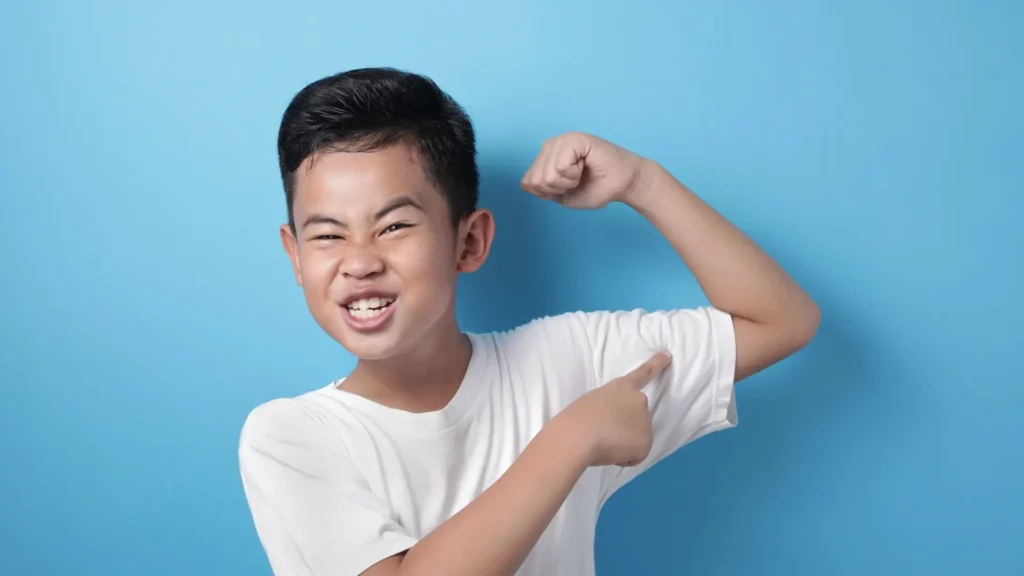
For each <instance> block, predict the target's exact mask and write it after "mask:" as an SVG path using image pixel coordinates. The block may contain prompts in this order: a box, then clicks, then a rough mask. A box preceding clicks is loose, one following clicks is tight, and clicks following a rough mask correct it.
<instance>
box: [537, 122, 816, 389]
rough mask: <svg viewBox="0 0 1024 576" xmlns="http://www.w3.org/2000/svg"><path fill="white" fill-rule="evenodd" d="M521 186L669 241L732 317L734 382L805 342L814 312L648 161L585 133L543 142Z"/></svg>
mask: <svg viewBox="0 0 1024 576" xmlns="http://www.w3.org/2000/svg"><path fill="white" fill-rule="evenodd" d="M522 185H523V188H524V189H525V190H527V191H528V192H530V193H532V194H535V195H537V196H539V197H541V198H545V199H550V200H554V201H556V202H559V203H560V204H563V205H565V206H568V207H570V208H584V209H593V208H600V207H602V206H604V205H606V204H608V203H609V202H612V201H617V202H623V203H625V204H628V205H629V206H631V207H633V208H634V209H635V210H637V211H638V212H639V213H640V214H642V215H643V216H644V217H646V218H647V219H648V220H649V221H650V222H651V223H652V224H654V226H655V227H656V228H658V230H659V231H660V232H661V233H662V234H663V235H664V236H665V238H667V239H668V241H669V242H670V243H671V244H672V246H673V247H674V248H675V249H676V251H677V252H678V253H679V255H680V256H682V258H683V260H684V261H685V263H686V265H687V266H689V268H690V270H691V271H692V272H693V274H694V276H695V277H696V278H697V282H698V283H700V285H701V288H703V290H704V293H705V294H706V295H707V297H708V300H710V301H711V304H712V305H713V306H714V307H715V308H717V309H719V310H722V311H723V312H727V313H729V314H730V315H731V316H732V317H733V324H734V326H735V333H736V374H735V380H740V379H742V378H745V377H747V376H750V375H751V374H753V373H755V372H758V371H760V370H762V369H764V368H765V367H767V366H769V365H771V364H773V363H775V362H777V361H779V360H782V359H783V358H785V357H786V356H789V355H790V354H793V353H794V352H796V351H797V350H799V349H800V348H802V347H803V346H804V345H806V344H807V343H808V342H809V341H810V340H811V338H812V337H813V336H814V333H815V332H816V331H817V328H818V321H819V311H818V307H817V306H816V305H815V303H814V302H813V301H812V300H811V298H810V297H809V296H808V295H807V293H805V292H804V291H803V290H802V289H801V288H800V287H799V286H797V284H796V283H795V282H794V281H793V280H792V279H791V278H790V277H789V276H788V275H787V274H786V273H785V272H784V271H783V270H782V268H780V267H779V265H778V264H776V263H775V261H774V260H772V259H771V257H769V256H768V255H767V254H766V253H765V252H764V251H763V250H761V249H760V248H759V247H758V246H757V245H756V244H754V242H753V241H752V240H750V238H748V237H747V236H745V235H744V234H743V233H742V232H740V230H739V229H738V228H736V227H735V226H733V225H732V224H731V223H729V221H727V220H726V219H725V218H723V217H722V216H721V215H719V214H718V213H717V212H715V211H714V210H713V209H712V208H711V207H710V206H708V205H707V204H706V203H704V201H703V200H701V199H700V198H698V197H697V196H696V195H695V194H694V193H693V192H691V191H690V190H689V189H687V188H686V187H685V186H683V185H682V184H680V183H679V182H677V181H676V180H675V179H674V178H673V177H672V176H671V175H670V174H669V173H668V172H667V171H665V170H664V169H663V168H662V167H661V166H659V165H658V164H656V163H654V162H653V161H650V160H646V159H643V158H641V157H640V156H638V155H636V154H634V153H632V152H630V151H629V150H626V149H624V148H621V147H619V146H616V145H615V144H612V143H611V142H608V141H606V140H602V139H601V138H598V137H596V136H592V135H590V134H581V133H576V132H570V133H567V134H563V135H561V136H558V137H556V138H553V139H551V140H548V141H547V142H545V143H544V146H543V147H542V148H541V152H540V154H539V155H538V156H537V159H536V160H534V163H533V165H532V166H531V167H530V169H529V170H528V171H527V173H526V175H525V176H524V177H523V181H522Z"/></svg>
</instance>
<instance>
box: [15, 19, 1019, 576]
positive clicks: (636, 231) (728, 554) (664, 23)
mask: <svg viewBox="0 0 1024 576" xmlns="http://www.w3.org/2000/svg"><path fill="white" fill-rule="evenodd" d="M150 4H154V3H144V2H128V1H103V2H63V3H55V2H29V1H27V0H15V1H14V2H13V3H11V2H7V3H4V6H3V8H2V9H0V73H2V86H3V90H2V92H0V191H2V194H0V218H2V228H0V230H2V237H3V240H2V246H3V248H2V249H0V264H2V269H3V276H2V281H0V302H2V304H0V382H2V385H3V388H2V400H0V449H2V459H0V462H2V473H0V530H2V534H0V552H2V553H0V573H2V574H12V575H21V574H26V575H28V574H45V575H70V574H74V575H76V576H90V575H104V576H110V575H117V574H145V575H147V576H160V575H168V576H171V575H173V576H181V575H184V574H187V575H200V574H210V575H227V574H246V575H251V574H269V568H268V567H267V564H266V560H265V558H264V557H263V553H262V551H261V549H260V547H259V544H258V541H257V539H256V536H255V533H254V531H253V529H252V525H251V521H250V519H249V516H248V510H247V508H246V505H245V502H244V499H243V495H242V492H241V487H240V482H239V478H238V472H237V467H236V457H235V454H236V445H237V444H236V443H237V437H238V431H239V427H240V426H241V423H242V420H243V418H244V417H245V415H246V413H247V412H248V410H249V409H251V408H252V407H253V406H255V405H256V404H258V403H259V402H262V401H264V400H266V399H268V398H271V397H275V396H281V395H291V394H297V393H300V392H302V391H305V390H307V389H309V388H311V387H318V386H321V385H323V384H325V383H326V382H327V381H328V380H329V379H331V378H334V377H337V376H339V375H341V374H343V373H345V372H346V371H347V370H348V369H349V368H351V366H352V365H353V362H352V359H351V358H350V357H348V356H347V355H346V354H345V353H344V352H343V351H341V350H340V348H339V347H337V346H336V345H335V344H334V343H333V342H331V341H330V340H328V338H327V337H326V336H324V335H323V334H322V333H320V332H319V331H318V328H317V327H316V326H315V324H314V323H313V322H312V320H311V319H310V317H309V315H308V313H307V312H306V310H305V308H304V304H303V301H302V298H301V294H300V292H299V290H298V289H297V288H296V287H295V286H294V285H293V282H292V278H291V276H290V272H289V269H288V264H287V262H286V259H285V256H284V254H283V252H282V251H281V249H280V248H279V245H278V239H277V232H276V227H277V225H278V224H279V222H280V221H281V220H282V219H283V218H284V204H283V199H282V193H281V191H280V188H279V182H278V176H277V173H276V166H275V156H274V152H275V150H274V144H275V142H274V138H275V132H276V129H277V122H278V120H279V117H280V114H281V112H282V111H283V109H284V106H285V105H286V103H287V102H288V100H289V99H290V97H291V96H292V95H293V94H294V92H295V91H296V90H298V89H299V88H300V87H301V86H303V85H304V84H305V83H307V82H309V81H311V80H314V79H316V78H318V77H320V76H323V75H326V74H329V73H333V72H336V71H339V70H342V69H346V68H352V67H357V66H365V65H393V66H398V67H403V68H407V69H411V70H415V71H419V72H424V73H427V74H429V75H431V76H433V77H434V78H435V79H436V80H437V81H438V82H439V83H440V84H441V85H442V86H443V87H444V88H446V89H447V90H449V91H450V92H451V93H452V94H453V95H454V96H455V97H456V98H457V99H459V100H460V101H461V102H462V103H463V104H464V105H465V106H466V107H467V109H468V110H469V111H470V113H471V114H472V115H473V117H474V119H475V121H476V124H477V128H478V131H479V138H480V146H481V156H480V161H481V167H482V170H483V174H484V184H485V191H484V196H483V200H484V204H485V205H487V206H489V207H491V208H493V209H495V210H496V211H497V216H498V229H499V232H498V239H497V244H496V246H495V249H494V252H493V258H492V260H491V261H490V262H489V263H488V264H487V266H486V267H485V269H484V271H482V272H480V273H479V274H478V275H476V276H475V277H471V278H467V279H466V281H465V283H464V285H463V295H464V300H463V302H462V305H461V309H460V315H461V318H462V320H463V323H464V326H465V327H467V328H469V329H472V330H488V329H496V328H506V327H510V326H512V325H514V324H515V323H518V322H521V321H525V320H527V319H529V318H531V317H533V316H537V315H542V314H548V313H554V312H560V311H565V310H570V309H577V308H621V307H635V306H642V307H648V308H660V307H669V306H677V305H687V306H688V305H697V304H701V303H703V302H704V300H703V297H702V295H701V294H700V293H699V291H698V289H697V287H696V285H695V284H694V282H693V280H692V278H691V277H690V275H689V274H688V273H687V272H686V271H685V269H684V268H683V266H682V265H681V264H680V263H679V262H677V261H676V260H675V257H674V254H673V253H672V251H671V249H670V248H669V247H668V245H667V244H666V243H665V242H664V241H663V240H661V239H660V238H659V237H658V236H657V235H656V233H655V232H653V231H652V229H651V228H649V227H648V226H647V225H646V224H645V223H644V222H643V221H642V220H641V219H640V218H639V217H637V216H635V215H634V214H632V213H630V212H629V211H628V210H625V209H611V210H607V211H604V212H599V213H569V212H567V211H565V210H562V209H560V208H559V207H557V206H549V205H542V204H541V203H539V202H537V201H532V200H531V199H530V198H528V197H527V196H526V195H525V194H524V193H522V192H520V191H519V190H518V189H517V183H518V180H519V177H520V175H521V173H522V172H523V170H525V168H526V166H527V165H528V162H529V160H530V159H531V155H532V154H533V153H534V152H535V151H536V149H537V148H538V146H539V144H540V142H541V141H542V139H544V138H546V137H549V136H552V135H555V134H557V133H559V132H561V131H564V130H569V129H579V130H585V131H591V132H595V133H597V134H599V135H601V136H604V137H607V138H609V139H611V140H613V141H616V142H619V143H621V144H623V145H626V146H628V147H631V148H633V149H635V150H636V151H638V152H640V153H642V154H645V155H649V156H652V157H654V158H656V159H657V160H659V161H661V162H662V163H663V164H664V165H666V166H667V167H669V168H670V169H671V170H672V171H673V172H674V173H675V174H676V175H677V176H678V177H679V178H680V179H681V180H683V181H684V182H686V183H687V184H688V185H690V186H691V187H692V188H694V189H695V190H696V191H697V192H699V193H700V194H702V195H703V196H704V197H705V198H706V199H707V200H708V201H709V202H711V203H712V204H713V205H714V206H715V207H717V208H718V209H719V210H721V211H722V212H723V213H724V214H725V215H726V216H727V217H729V218H730V219H732V220H733V221H734V222H736V223H737V224H738V225H739V226H741V227H742V228H743V229H744V230H745V231H747V232H748V233H749V234H751V235H752V236H753V237H754V239H755V240H757V241H758V242H760V243H761V244H762V245H763V246H764V247H765V248H767V249H768V250H769V251H770V252H771V253H772V254H773V255H775V256H776V257H777V258H778V259H779V260H780V261H781V262H782V263H783V265H784V266H785V267H786V268H787V269H788V270H790V271H791V272H792V274H793V275H794V276H795V277H796V278H797V279H798V280H799V281H800V282H802V283H803V284H804V285H805V286H806V287H807V288H808V289H809V290H810V291H811V292H812V293H813V295H814V296H815V297H816V298H817V299H818V300H819V302H820V303H821V306H822V308H823V311H824V322H823V325H822V328H821V330H820V332H819V336H818V338H817V340H816V341H815V342H814V343H813V344H812V345H811V346H810V347H809V348H807V349H806V350H805V351H804V352H803V353H801V354H800V355H799V356H797V357H795V358H793V359H791V360H789V361H786V362H784V363H782V364H781V365H778V366H777V367H775V368H773V369H771V370H769V371H768V372H766V373H763V374H762V375H759V376H758V377H756V378H754V379H751V380H750V381H748V382H745V383H743V386H742V388H741V390H740V393H739V394H740V396H739V412H740V427H739V428H737V429H735V430H731V431H728V432H723V433H721V434H718V435H715V436H712V437H709V438H707V439H706V440H703V441H701V442H698V443H696V444H694V445H691V446H690V447H688V448H686V449H684V450H683V451H681V452H680V453H679V454H677V455H676V456H675V457H673V458H671V459H670V460H668V461H667V462H665V463H664V464H662V465H659V466H658V467H656V468H655V469H654V470H652V471H651V472H650V473H649V474H647V475H645V476H644V477H643V478H642V479H640V480H638V481H636V482H635V483H634V484H632V485H630V486H629V487H628V488H626V489H625V490H623V491H622V492H621V493H620V495H619V496H617V497H616V498H615V499H614V500H613V501H612V502H611V503H610V504H609V505H608V507H607V508H606V510H605V513H604V515H603V516H602V520H601V524H600V526H599V528H598V551H597V558H598V565H599V571H600V572H601V573H602V574H622V575H634V574H675V573H680V574H701V575H705V576H709V575H746V574H750V575H776V574H778V575H786V576H797V575H808V576H820V575H839V574H857V575H860V574H864V575H882V576H884V575H901V576H902V575H907V574H928V575H936V574H971V575H973V574H986V575H993V574H999V575H1002V574H1006V575H1009V574H1022V573H1024V425H1022V420H1024V419H1022V417H1021V415H1020V412H1021V407H1022V405H1024V385H1022V384H1024V382H1022V380H1024V378H1022V376H1021V372H1020V367H1021V345H1022V344H1024V342H1022V340H1024V339H1022V337H1021V330H1022V326H1024V304H1022V303H1021V300H1022V298H1024V287H1022V284H1024V283H1022V276H1024V274H1022V269H1024V232H1022V226H1021V224H1020V218H1021V216H1022V209H1024V201H1022V195H1024V194H1022V193H1024V185H1022V182H1024V120H1022V113H1021V107H1022V103H1024V89H1022V88H1024V64H1022V62H1024V34H1022V32H1021V31H1022V30H1024V9H1022V4H1021V3H1014V2H1009V1H1007V2H996V1H994V0H993V1H982V2H974V3H972V2H968V1H966V0H965V1H963V2H925V1H900V2H881V1H871V2H809V1H796V0H785V1H779V2H754V1H750V2H721V1H717V2H716V1H700V2H669V1H661V2H651V1H631V2H610V1H601V0H597V1H590V2H581V1H560V2H540V1H534V2H505V3H501V4H494V3H488V2H479V1H466V2H452V1H438V2H414V1H409V0H401V1H392V2H347V3H341V2H335V3H327V2H303V3H298V4H296V3H292V2H280V3H276V4H275V3H271V2H260V1H257V2H241V1H237V0H235V1H230V2H226V1H225V2H195V1H189V2H168V3H160V4H163V5H162V6H151V5H150ZM373 5H376V6H379V7H373V8H370V7H368V6H373Z"/></svg>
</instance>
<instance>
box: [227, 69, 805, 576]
mask: <svg viewBox="0 0 1024 576" xmlns="http://www.w3.org/2000/svg"><path fill="white" fill-rule="evenodd" d="M278 151H279V154H280V168H281V174H282V177H283V179H284V188H285V192H286V198H287V202H288V223H287V224H285V225H283V226H282V227H281V239H282V241H283V243H284V248H285V250H286V251H287V253H288V256H289V257H290V259H291V262H292V265H293V267H294V273H295V278H296V281H297V282H298V283H299V285H300V286H301V287H302V289H303V292H304V294H305V298H306V302H307V304H308V306H309V309H310V311H311V313H312V315H313V317H314V318H315V319H316V321H317V323H318V324H319V325H320V326H321V327H322V328H323V329H324V330H325V331H326V332H327V333H328V334H330V335H331V337H333V338H334V339H335V340H337V341H338V342H339V343H340V344H341V345H342V346H343V347H345V349H347V350H348V351H349V352H351V353H352V354H354V355H355V356H357V357H358V363H357V365H356V367H355V369H354V370H353V371H352V372H351V373H350V374H349V375H348V376H347V377H345V378H342V379H340V380H338V381H336V382H332V383H330V384H329V385H327V386H325V387H323V388H320V389H317V390H313V391H311V392H308V393H306V394H304V395H301V396H299V397H296V398H282V399H277V400H273V401H270V402H267V403H266V404H263V405H261V406H259V407H257V408H256V409H255V410H253V412H252V413H251V414H250V416H249V418H248V419H247V420H246V423H245V426H244V428H243V431H242V434H241V440H240V446H239V458H240V466H241V474H242V479H243V485H244V488H245V493H246V497H247V498H248V502H249V506H250V508H251V511H252V516H253V519H254V522H255V525H256V529H257V532H258V534H259V537H260V540H261V542H262V544H263V547H264V549H265V550H266V553H267V555H268V557H269V560H270V564H271V566H272V567H273V570H274V573H275V574H278V575H279V576H300V575H316V576H321V575H328V574H330V575H350V574H351V575H354V574H365V575H367V576H394V575H421V574H440V575H444V576H460V575H470V574H472V575H477V574H488V575H490V574H529V575H540V574H544V575H550V574H559V575H561V574H564V575H573V576H576V575H586V574H592V573H593V572H594V564H593V543H594V529H595V525H596V523H597V517H598V513H599V511H600V509H601V506H602V505H603V504H604V502H605V501H606V500H607V499H608V498H609V497H610V496H611V495H612V494H613V493H614V492H615V491H616V489H618V488H619V487H621V486H622V485H624V484H625V483H626V482H628V481H630V480H631V479H632V478H634V477H636V476H637V475H638V474H640V473H642V472H643V471H644V470H646V469H648V468H649V467H650V466H651V465H652V464H654V463H655V462H657V461H659V460H661V459H662V458H664V457H666V456H668V455H669V454H671V453H672V452H673V451H675V450H677V449H678V448H679V447H681V446H683V445H684V444H686V443H688V442H691V441H693V440H695V439H697V438H698V437H700V436H702V435H704V434H707V433H709V432H713V431H716V430H720V429H723V428H726V427H729V426H733V425H735V424H736V420H735V415H734V414H735V412H734V399H733V383H734V382H736V381H738V380H740V379H742V378H744V377H747V376H749V375H751V374H753V373H755V372H757V371H759V370H761V369H763V368H765V367H767V366H769V365H771V364H773V363H775V362H777V361H778V360H780V359H782V358H784V357H786V356H788V355H790V354H793V353H794V352H796V351H797V350H798V349H800V348H801V347H803V346H804V345H805V344H807V342H808V341H809V340H810V339H811V338H812V336H813V334H814V333H815V330H816V329H817V325H818V318H819V312H818V309H817V307H816V306H815V304H814V302H812V300H811V299H810V298H809V297H808V295H807V294H805V293H804V291H803V290H801V289H800V288H799V287H798V286H797V285H796V284H795V283H794V282H793V281H792V280H791V279H790V278H789V277H788V276H787V275H786V274H785V272H783V271H782V270H781V269H780V268H779V266H777V265H776V263H775V262H773V261H772V260H771V259H770V258H769V257H768V256H767V255H766V254H765V253H764V252H762V251H761V250H760V249H759V248H758V247H757V246H756V245H755V244H754V243H753V242H751V241H750V240H749V239H748V238H747V237H745V236H744V235H743V234H742V233H741V232H740V231H739V230H738V229H736V228H735V227H733V226H732V225H731V224H730V223H729V222H727V221H726V220H725V219H723V218H722V217H721V216H719V215H718V214H717V213H716V212H715V211H713V210H712V209H711V208H710V207H708V206H707V205H706V204H705V203H704V202H703V201H701V200H700V199H699V198H698V197H697V196H695V195H694V194H693V193H692V192H691V191H690V190H688V189H687V188H686V187H684V186H683V185H682V184H680V183H679V182H677V181H675V180H674V179H673V178H672V177H671V176H670V175H669V174H668V173H667V172H666V171H665V170H664V169H662V168H661V167H660V166H659V165H658V164H656V163H654V162H653V161H651V160H647V159H644V158H641V157H639V156H637V155H636V154H633V153H631V152H629V151H627V150H624V149H622V148H620V147H618V146H615V145H614V144H611V143H609V142H607V141H604V140H601V139H599V138H596V137H594V136H590V135H586V134H576V133H571V134H564V135H562V136H559V137H557V138H554V139H552V140H549V141H547V142H546V143H545V144H544V145H543V147H542V148H541V150H540V153H539V155H538V156H537V158H536V160H535V161H534V163H533V165H532V166H531V167H530V169H529V170H528V171H527V173H526V175H525V176H524V178H523V180H522V187H523V188H524V189H525V190H526V191H527V192H530V193H532V194H534V195H536V196H538V197H540V198H542V199H547V200H553V201H555V202H558V203H560V204H562V205H564V206H566V207H568V208H580V209H593V208H600V207H602V206H604V205H606V204H608V203H609V202H621V203H625V204H627V205H629V206H631V207H633V208H634V209H636V210H637V211H638V212H639V213H640V214H642V215H643V216H645V217H646V218H647V219H648V220H649V221H650V222H651V223H652V224H653V225H654V226H655V227H657V229H658V230H660V231H661V232H662V233H663V234H664V235H665V237H666V238H667V239H668V240H669V242H670V243H671V244H672V246H674V247H675V249H676V250H677V251H678V252H679V254H680V256H681V257H682V259H683V260H684V261H685V263H686V264H687V265H688V266H689V267H690V269H691V270H692V271H693V273H694V275H695V276H696V278H697V280H698V282H699V283H700V285H701V286H702V288H703V289H704V290H705V292H706V294H707V296H708V298H709V300H710V302H711V307H706V308H700V309H679V310H672V311H663V312H646V311H643V310H633V311H620V312H576V313H566V314H563V315H559V316H555V317H549V318H544V319H540V320H536V321H534V322H531V323H529V324H527V325H524V326H521V327H519V328H517V329H515V330H512V331H508V332H503V333H494V334H467V333H463V332H461V331H460V329H459V327H458V325H457V324H456V320H455V287H456V280H457V278H458V276H459V274H460V273H466V272H473V271H475V270H477V269H478V268H480V266H481V265H483V263H484V260H486V258H487V254H488V251H489V249H490V247H491V242H492V240H493V238H494V220H493V217H492V215H491V213H490V212H488V211H487V210H483V209H478V208H477V186H478V173H477V166H476V158H475V154H476V152H475V140H474V134H473V128H472V125H471V123H470V120H469V119H468V118H467V116H466V115H465V113H464V112H463V110H462V109H461V108H460V107H459V106H458V105H457V104H456V103H455V102H454V101H453V100H451V99H450V98H449V97H448V96H447V95H446V94H445V93H444V92H442V91H441V90H440V89H439V88H438V87H437V86H436V85H435V84H434V83H433V82H431V81H430V80H428V79H426V78H423V77H421V76H417V75H413V74H408V73H403V72H399V71H395V70H392V69H362V70H354V71H349V72H346V73H343V74H340V75H336V76H332V77H329V78H324V79H322V80H319V81H317V82H314V83H312V84H310V85H309V86H307V87H306V88H305V89H303V90H302V91H301V92H299V94H298V95H297V96H296V97H295V98H294V100H293V101H292V102H291V104H290V105H289V107H288V109H287V110H286V112H285V114H284V118H283V120H282V123H281V129H280V134H279V139H278Z"/></svg>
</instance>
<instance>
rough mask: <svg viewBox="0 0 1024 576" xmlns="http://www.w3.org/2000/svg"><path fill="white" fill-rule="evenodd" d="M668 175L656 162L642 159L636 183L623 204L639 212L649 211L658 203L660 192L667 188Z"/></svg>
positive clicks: (623, 200)
mask: <svg viewBox="0 0 1024 576" xmlns="http://www.w3.org/2000/svg"><path fill="white" fill-rule="evenodd" d="M666 175H667V173H666V172H665V169H664V168H662V167H661V165H660V164H658V163H657V162H655V161H654V160H650V159H648V158H643V159H641V161H640V168H639V169H638V170H637V174H636V181H635V182H634V183H633V185H632V186H630V188H629V190H628V191H627V193H626V194H625V195H624V196H623V198H622V203H623V204H626V205H627V206H629V207H630V208H633V209H634V210H636V211H637V212H641V213H643V212H644V211H645V210H649V209H650V208H651V205H652V203H653V202H655V201H656V199H657V195H658V193H659V191H660V190H661V189H663V188H664V187H665V186H664V184H665V176H666Z"/></svg>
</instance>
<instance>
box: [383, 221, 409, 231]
mask: <svg viewBox="0 0 1024 576" xmlns="http://www.w3.org/2000/svg"><path fill="white" fill-rule="evenodd" d="M408 227H409V225H408V224H406V223H405V222H396V223H394V224H392V225H391V226H388V227H387V228H385V229H384V231H383V232H381V234H387V233H388V232H396V231H398V230H401V229H402V228H408Z"/></svg>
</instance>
